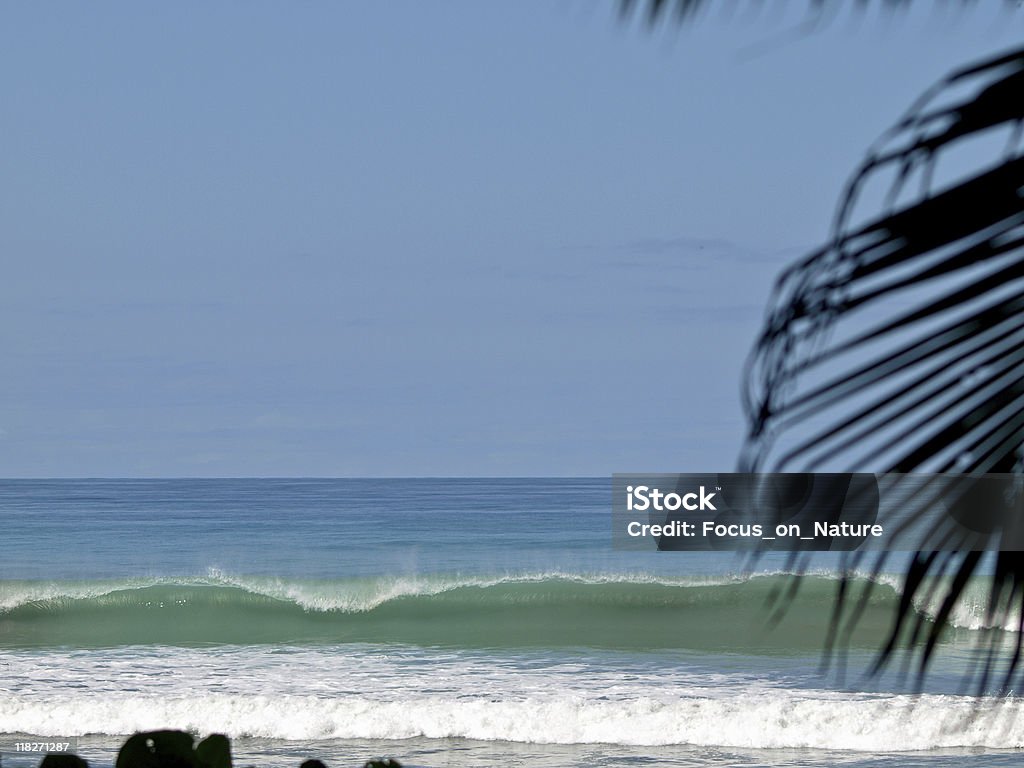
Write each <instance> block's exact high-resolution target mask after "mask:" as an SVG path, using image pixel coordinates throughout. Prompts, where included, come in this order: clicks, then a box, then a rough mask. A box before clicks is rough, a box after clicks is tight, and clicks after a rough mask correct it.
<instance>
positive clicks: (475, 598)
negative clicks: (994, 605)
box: [0, 478, 1024, 768]
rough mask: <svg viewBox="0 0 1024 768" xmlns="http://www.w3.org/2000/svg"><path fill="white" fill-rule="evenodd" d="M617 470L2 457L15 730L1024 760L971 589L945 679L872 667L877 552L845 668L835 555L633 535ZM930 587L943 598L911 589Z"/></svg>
mask: <svg viewBox="0 0 1024 768" xmlns="http://www.w3.org/2000/svg"><path fill="white" fill-rule="evenodd" d="M610 507H611V481H610V479H609V478H582V479H580V478H553V479H345V480H321V479H309V480H305V479H278V480H275V479H251V480H250V479H223V480H215V479H210V480H190V479H180V480H177V479H172V480H6V481H0V530H2V531H3V537H4V539H3V542H4V547H3V550H2V553H0V755H2V758H0V760H2V764H3V766H5V768H11V767H12V766H35V765H37V764H38V761H39V756H38V755H31V754H19V753H17V752H15V751H14V748H15V745H16V744H17V743H19V742H61V743H64V742H67V743H71V744H72V745H73V747H74V749H75V750H76V751H77V752H78V753H79V754H81V755H82V756H83V757H85V758H86V759H88V760H89V761H90V763H91V764H92V765H93V766H112V765H113V762H114V759H115V756H116V750H117V747H118V745H119V744H120V743H121V742H122V741H123V739H124V736H125V735H127V734H130V733H133V732H135V731H138V730H151V729H158V728H179V729H185V730H189V731H192V732H195V733H197V734H202V735H205V734H208V733H213V732H218V733H226V734H228V735H229V736H231V737H232V740H233V742H232V744H233V750H234V756H235V761H236V765H252V766H266V767H268V768H277V767H278V766H291V767H293V768H297V767H298V765H299V763H300V762H301V761H302V760H303V759H305V758H309V757H316V758H319V759H322V760H324V761H325V762H326V763H327V764H328V765H329V766H332V767H336V766H356V765H362V763H363V762H364V761H365V760H367V759H370V758H372V757H379V756H390V757H394V758H397V759H398V760H400V761H401V762H402V763H403V765H406V766H432V767H433V766H436V767H441V766H446V767H448V766H450V767H453V768H455V767H459V768H462V767H470V766H474V767H475V766H480V767H481V768H482V767H483V766H496V765H502V766H536V767H538V768H546V767H549V766H551V767H553V766H619V765H623V766H628V765H635V766H651V765H666V766H735V765H743V766H769V765H771V766H775V765H793V766H832V765H844V766H896V765H899V766H905V765H911V766H916V765H921V766H925V765H927V766H933V765H942V766H946V765H950V766H952V765H958V766H959V765H972V766H997V765H1010V764H1017V763H1018V761H1019V759H1020V749H1021V748H1022V747H1024V722H1022V721H1020V720H1019V719H1018V717H1019V715H1020V714H1021V712H1022V711H1024V703H1022V701H1021V700H1020V699H1018V698H1016V697H1014V696H1009V697H1003V698H994V697H993V698H987V699H982V700H981V701H980V703H979V701H977V700H975V699H974V698H971V697H969V696H965V695H963V694H962V692H961V681H962V675H963V673H964V671H965V670H966V669H968V668H969V665H970V664H971V663H972V661H973V660H975V658H976V651H975V647H976V645H977V642H978V641H979V639H981V638H982V637H984V636H985V634H986V633H988V632H1000V633H1002V634H1005V635H1006V637H1007V639H1008V641H1010V642H1012V641H1013V639H1014V637H1015V636H1014V635H1013V634H1012V633H1011V632H1009V631H1004V630H1003V629H994V630H992V629H986V628H985V627H984V623H985V622H984V610H983V607H982V600H981V598H980V592H979V593H976V595H975V597H973V598H969V599H967V600H965V601H964V602H963V603H962V604H961V605H959V606H958V607H957V609H956V611H955V612H954V613H953V616H952V621H953V624H954V627H953V628H952V629H951V630H950V631H949V632H948V633H946V635H945V636H944V639H943V641H942V647H941V648H940V654H939V659H938V662H937V663H936V665H935V667H934V668H933V669H932V670H931V673H930V674H929V676H928V677H927V678H926V680H925V687H924V692H923V693H922V694H921V695H919V696H914V695H912V686H913V679H910V680H904V679H901V678H900V677H899V676H898V675H897V674H888V675H883V676H881V677H878V678H870V677H867V676H866V675H865V674H864V671H865V670H866V669H867V668H868V666H869V664H870V662H871V660H872V658H873V654H874V652H875V651H876V650H877V648H878V647H879V644H880V642H881V640H882V638H883V636H884V633H885V631H886V629H887V627H888V626H889V622H890V621H891V616H892V612H893V610H894V609H895V607H896V605H897V604H898V601H899V584H900V582H899V580H898V578H897V577H896V576H895V575H894V574H888V575H887V574H882V575H880V576H879V577H878V578H877V579H876V581H877V582H878V584H877V586H876V589H875V590H874V593H873V597H872V599H871V602H870V604H869V605H868V607H867V609H866V611H865V613H864V615H863V617H862V620H861V622H860V625H859V629H858V631H857V632H855V633H854V634H853V636H852V637H851V639H850V647H849V651H848V653H847V654H846V656H845V657H844V665H843V666H844V668H845V674H844V675H842V676H840V675H839V674H837V673H836V668H837V666H836V664H832V665H831V666H830V667H829V668H828V669H827V670H823V668H822V661H823V657H822V653H821V649H822V643H823V641H824V639H825V636H826V632H827V630H828V626H829V616H830V610H831V605H832V597H833V595H834V593H835V586H836V583H837V579H836V562H835V561H834V560H833V559H831V556H830V555H828V554H821V555H818V556H816V558H815V560H814V561H813V562H812V563H811V564H810V570H809V573H808V575H807V576H805V578H804V579H803V582H802V584H801V589H800V591H799V593H798V595H797V598H796V600H795V602H794V603H793V605H792V607H791V608H790V610H789V612H788V613H787V614H786V616H785V617H784V619H783V620H782V621H781V622H780V623H778V624H777V625H776V626H774V627H771V626H769V623H768V621H767V619H768V612H767V609H766V602H767V600H768V598H769V596H770V595H771V594H772V593H773V592H774V591H776V590H778V589H779V588H780V587H782V588H785V587H787V586H788V585H789V584H791V583H792V576H791V575H789V574H788V573H787V572H786V559H785V556H783V555H776V556H774V557H770V558H765V559H763V560H761V561H760V562H758V564H757V566H756V568H755V569H753V570H750V568H749V563H747V562H746V561H744V560H742V559H740V558H739V557H738V556H736V555H732V554H729V553H685V552H665V553H638V552H621V551H615V550H613V549H612V546H611V541H612V539H611V514H610ZM916 608H917V610H918V611H920V612H921V613H923V614H924V615H929V614H933V613H934V607H933V606H929V605H917V606H916Z"/></svg>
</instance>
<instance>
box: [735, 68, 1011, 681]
mask: <svg viewBox="0 0 1024 768" xmlns="http://www.w3.org/2000/svg"><path fill="white" fill-rule="evenodd" d="M1022 126H1024V49H1020V50H1016V51H1013V52H1011V53H1009V54H1006V55H1002V56H998V57H995V58H992V59H990V60H988V61H984V62H982V63H980V64H977V65H975V66H971V67H967V68H965V69H963V70H960V71H958V72H954V73H953V74H951V75H949V76H948V77H946V78H945V79H943V80H942V81H941V82H940V83H938V84H937V85H936V86H935V87H933V88H931V89H930V90H929V91H928V92H926V93H925V94H924V96H923V97H922V98H921V99H919V100H918V102H917V103H916V104H915V105H914V106H913V107H912V108H911V109H910V110H909V112H908V113H907V114H906V115H905V116H904V118H903V119H902V120H900V121H899V122H898V123H897V124H896V125H895V126H894V127H893V128H892V129H891V130H890V131H889V132H887V133H886V134H885V135H884V136H883V137H882V139H881V140H880V141H879V142H878V143H877V144H876V146H875V147H873V148H872V149H871V150H870V151H869V153H868V156H867V158H866V159H865V161H864V163H863V165H862V166H861V168H860V169H859V170H858V171H857V172H856V173H855V174H854V176H853V178H852V179H851V181H850V182H849V184H848V186H847V189H846V190H845V192H844V194H843V195H842V197H841V200H840V204H839V209H838V213H837V217H836V222H835V225H834V229H833V234H832V236H831V238H830V241H829V242H828V244H827V245H825V246H824V247H822V248H821V249H819V250H817V251H815V252H814V253H811V254H810V255H809V256H807V257H806V258H804V259H802V260H801V261H799V262H798V263H796V264H794V265H792V266H791V267H789V268H788V269H787V270H786V271H785V272H784V273H783V274H782V276H781V277H780V278H779V280H778V283H777V285H776V287H775V290H774V293H773V296H772V298H771V300H770V306H769V311H768V314H767V319H766V321H765V325H764V330H763V332H762V334H761V336H760V338H759V340H758V342H757V344H756V347H755V349H754V352H753V353H752V355H751V357H750V359H749V361H748V366H747V370H746V375H745V390H744V406H745V410H746V413H747V416H748V421H749V424H750V430H749V436H748V440H747V442H746V445H745V446H744V450H743V453H742V457H741V462H740V463H741V468H742V469H744V470H746V471H758V470H764V471H774V472H780V471H815V470H821V469H825V468H828V469H841V470H843V471H873V472H886V473H922V472H931V473H968V474H981V473H1009V472H1012V473H1021V470H1022V455H1024V152H1022V148H1021V146H1020V139H1021V129H1022ZM993 148H994V149H993ZM965 149H967V150H970V154H969V155H968V157H969V162H967V163H966V164H964V163H963V162H961V164H960V165H961V168H960V171H959V173H952V174H951V173H949V172H944V168H946V167H949V166H950V158H954V159H955V158H956V156H957V155H956V153H957V152H961V153H963V152H964V150H965ZM983 150H987V151H988V153H989V154H988V155H984V154H982V151H983ZM953 167H955V165H954V166H953ZM864 208H867V209H868V211H869V213H868V214H864V213H863V212H862V211H861V210H860V209H864ZM872 211H874V212H872ZM936 500H937V499H936V498H935V492H934V491H933V492H931V493H929V492H925V491H918V492H917V493H916V495H915V497H914V498H913V499H912V505H913V508H912V511H914V512H915V513H918V514H923V513H924V512H926V511H927V510H928V509H929V508H930V507H931V506H932V505H934V503H935V502H936ZM900 534H905V531H897V535H900ZM951 537H952V529H943V527H942V526H941V525H939V526H938V527H936V528H935V529H933V530H931V531H930V532H929V534H928V536H927V537H926V539H927V540H926V541H917V542H913V543H912V544H913V548H916V549H917V553H916V555H915V556H914V558H913V560H912V562H911V564H910V565H909V567H907V569H906V571H905V574H904V585H903V596H902V602H901V603H900V606H899V609H898V614H897V617H896V620H895V622H894V625H893V628H892V630H891V633H890V635H889V637H888V638H887V640H886V642H885V644H884V647H883V649H882V651H881V654H880V656H879V659H878V664H877V668H878V669H881V668H882V667H884V666H885V665H886V664H887V663H888V662H889V661H890V660H891V659H892V658H893V656H894V651H895V649H896V647H897V646H898V644H899V643H900V642H901V640H908V641H910V642H911V643H916V644H917V645H916V646H915V648H916V649H917V650H916V653H917V657H916V658H917V661H916V664H917V669H918V672H919V673H921V674H923V672H924V671H925V670H926V669H927V667H928V664H929V662H930V661H931V660H932V658H933V655H934V653H935V649H936V647H937V642H938V640H939V637H940V635H941V633H942V631H943V629H944V626H945V624H946V621H947V619H948V618H949V616H950V614H951V612H952V611H953V609H954V607H955V605H956V603H957V601H958V600H959V599H960V598H961V597H962V595H963V593H964V590H965V588H966V587H967V585H968V584H969V583H970V582H971V581H972V580H975V579H977V577H978V576H979V574H980V571H981V569H982V567H983V563H985V561H986V558H985V557H984V556H983V553H979V552H975V551H971V550H970V549H969V548H966V547H965V545H964V543H963V542H962V541H958V540H956V539H955V538H951ZM998 550H999V547H998V539H997V541H996V545H995V547H994V551H993V553H992V555H991V558H990V560H991V561H993V562H994V568H993V570H994V575H993V576H992V579H991V582H990V584H991V586H990V587H989V591H988V597H987V602H988V611H987V615H986V620H987V621H988V622H989V623H991V624H992V625H998V626H1003V625H1006V624H1007V623H1008V622H1009V620H1010V616H1011V614H1012V612H1014V611H1020V609H1021V607H1022V605H1021V603H1022V602H1024V555H1022V554H1021V553H1018V552H1012V551H998ZM863 559H864V555H863V554H851V555H849V556H847V559H846V562H845V566H846V567H847V568H854V567H859V566H860V565H861V563H862V561H863ZM885 563H886V557H885V556H884V555H882V556H879V557H878V558H877V559H876V560H875V562H874V564H873V566H872V569H871V570H872V573H873V574H874V575H877V574H878V572H880V571H881V569H882V568H883V567H884V565H885ZM939 575H945V576H946V578H945V579H944V580H941V581H940V580H938V579H937V578H936V577H937V576H939ZM938 585H941V586H938ZM839 589H840V591H839V593H838V605H837V613H836V614H835V616H834V621H833V632H832V634H831V636H830V642H831V643H833V644H838V645H841V644H842V638H843V637H845V636H848V634H849V631H850V629H851V628H852V626H853V624H854V623H856V620H857V618H858V617H859V614H860V611H861V610H862V609H863V606H864V604H865V602H866V600H867V599H868V597H869V596H870V590H871V589H872V587H871V585H870V584H869V585H868V586H867V587H865V588H864V589H863V590H862V593H861V595H860V596H859V597H858V598H854V597H853V596H852V592H851V590H850V583H849V582H848V581H846V580H844V581H843V582H842V583H841V584H840V588H839ZM936 590H938V591H939V592H938V593H936ZM927 598H932V599H934V601H936V602H937V605H938V609H937V613H936V616H935V618H934V621H933V622H931V623H929V624H928V625H927V626H926V623H925V621H924V619H923V617H921V616H920V615H919V614H917V613H916V612H915V611H914V603H915V600H916V599H927ZM846 608H849V610H844V609H846ZM1018 621H1019V620H1018ZM1018 637H1019V636H1018ZM1004 640H1005V638H1004V637H1001V636H1000V634H999V633H990V634H988V635H986V640H985V642H987V643H988V644H989V645H988V648H987V649H986V651H987V652H986V653H985V654H984V659H985V661H984V663H983V665H982V667H981V668H980V669H978V670H975V671H974V673H973V674H974V675H975V682H976V683H977V686H978V687H977V690H978V691H981V690H984V689H985V688H986V687H987V686H989V685H990V683H991V680H992V673H993V670H994V669H995V666H996V664H997V662H998V661H999V656H1000V653H999V649H1000V648H1001V647H1002V644H1003V642H1004ZM1020 656H1021V651H1020V645H1019V641H1018V644H1017V645H1016V647H1015V648H1013V649H1012V650H1011V651H1010V653H1009V658H1008V659H1007V660H1006V664H1005V669H1004V671H1003V672H1002V676H1001V679H1000V680H999V681H998V683H997V687H998V688H999V690H1008V689H1009V688H1010V687H1011V686H1012V684H1013V683H1014V681H1015V679H1016V674H1017V671H1018V669H1019V667H1020V664H1019V662H1020Z"/></svg>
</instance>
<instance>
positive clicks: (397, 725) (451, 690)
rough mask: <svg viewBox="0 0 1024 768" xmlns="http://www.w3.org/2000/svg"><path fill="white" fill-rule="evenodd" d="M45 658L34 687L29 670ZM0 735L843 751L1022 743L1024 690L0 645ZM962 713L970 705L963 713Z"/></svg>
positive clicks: (350, 653) (324, 653)
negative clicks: (906, 692) (1013, 693)
mask: <svg viewBox="0 0 1024 768" xmlns="http://www.w3.org/2000/svg"><path fill="white" fill-rule="evenodd" d="M41 667H45V669H46V678H47V679H46V682H45V683H41V682H40V679H39V670H40V668H41ZM0 668H2V675H0V730H2V731H4V732H24V733H32V734H38V735H53V736H58V735H59V736H74V735H84V734H90V733H99V734H117V735H120V734H127V733H132V732H134V731H137V730H149V729H155V728H168V727H170V728H181V729H185V730H190V731H194V732H198V733H210V732H223V733H227V734H229V735H232V736H235V737H242V736H253V737H263V738H273V739H300V740H311V739H332V738H367V739H401V738H410V737H415V736H422V737H428V738H448V737H464V738H471V739H483V740H502V741H513V742H537V743H616V744H623V745H650V746H653V745H668V744H692V745H703V746H722V747H749V748H817V749H833V750H854V751H871V752H877V751H903V750H929V749H940V748H954V747H986V748H1020V747H1024V731H1022V730H1021V729H1020V728H1017V727H1015V724H1016V722H1017V718H1019V717H1020V716H1021V715H1022V714H1024V701H1022V700H1020V699H1001V700H995V701H987V702H986V703H984V704H983V705H982V707H981V710H980V714H978V713H976V712H975V710H974V707H975V705H976V701H975V700H974V699H971V698H968V697H959V696H945V695H927V696H923V697H920V698H918V699H914V698H912V697H908V696H902V695H893V694H877V695H876V694H848V693H840V692H834V691H825V690H816V689H803V688H798V687H791V686H790V687H786V686H784V685H783V684H782V683H781V682H780V680H779V677H778V675H777V674H776V673H770V674H769V673H768V671H762V672H761V673H758V672H756V671H753V670H749V669H748V670H747V671H739V670H737V671H728V672H726V671H724V670H723V671H717V672H710V671H708V670H707V669H706V668H701V667H698V666H693V665H690V664H687V663H686V662H685V661H684V660H682V659H674V660H673V661H672V662H671V663H670V664H668V665H663V664H653V663H652V662H650V660H644V659H643V658H639V657H638V658H634V659H627V658H625V657H623V656H621V655H609V656H607V657H604V656H601V655H596V656H592V657H589V658H587V659H580V658H577V657H575V656H572V655H564V656H560V657H552V656H550V655H549V654H546V653H540V652H538V653H535V654H521V655H515V656H495V655H493V654H487V653H483V652H474V653H467V652H454V651H452V652H443V651H430V650H417V649H412V648H391V649H382V648H380V647H375V646H362V647H360V646H356V647H352V646H345V647H334V648H320V649H311V648H301V647H294V648H253V647H246V646H238V647H227V648H216V649H214V648H209V649H183V648H166V647H156V648H150V647H137V648H120V649H110V650H102V651H53V652H48V653H46V654H43V655H40V654H38V653H30V652H18V653H10V654H3V655H0ZM972 714H978V716H976V717H974V718H972V717H971V715H972Z"/></svg>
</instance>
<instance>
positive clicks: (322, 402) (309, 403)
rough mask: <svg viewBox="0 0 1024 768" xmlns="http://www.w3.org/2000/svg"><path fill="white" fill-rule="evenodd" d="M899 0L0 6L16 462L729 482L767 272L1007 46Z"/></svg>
mask: <svg viewBox="0 0 1024 768" xmlns="http://www.w3.org/2000/svg"><path fill="white" fill-rule="evenodd" d="M731 5H732V4H731V3H727V2H722V3H721V4H720V6H721V7H731ZM850 5H852V3H851V4H850ZM916 5H917V7H918V10H917V11H915V12H914V14H913V15H911V16H909V17H897V18H891V19H887V20H886V19H881V20H879V19H872V18H868V19H865V20H863V21H861V22H855V21H851V20H850V19H845V20H844V19H840V20H839V21H837V22H834V23H832V24H830V25H829V26H828V27H827V28H826V29H825V30H824V31H821V32H817V33H815V34H812V35H809V36H788V37H787V36H785V30H786V29H788V28H790V27H791V26H792V23H793V22H795V21H799V19H801V18H803V17H802V13H801V11H802V10H803V8H804V4H803V3H802V2H798V1H796V0H794V2H791V3H790V4H789V6H788V7H789V9H790V11H791V12H792V13H791V16H790V18H789V20H786V19H776V18H774V17H773V18H762V19H760V20H756V19H755V20H751V19H744V18H743V17H742V15H741V17H740V18H738V19H737V20H734V21H733V22H731V23H725V22H724V21H723V20H722V19H721V18H720V17H718V16H715V15H712V16H710V17H709V18H707V19H706V20H705V22H704V23H701V24H699V25H697V26H696V27H693V28H690V29H687V30H683V31H681V32H680V31H679V30H675V29H671V30H669V29H662V30H658V31H655V32H654V33H649V32H648V31H646V29H645V28H644V27H643V26H642V25H639V24H623V23H620V21H619V20H618V18H617V16H616V14H615V13H614V12H613V11H614V6H613V5H612V4H600V3H590V2H579V3H574V2H503V3H497V2H479V1H478V0H466V2H433V3H423V2H397V3H380V2H361V3H335V2H268V3H259V2H246V3H240V2H235V3H198V2H197V3H162V4H157V3H135V2H132V3H114V2H102V3H5V4H3V5H0V142H2V144H0V146H2V149H3V151H2V152H0V253H2V254H3V256H2V260H3V261H2V264H3V271H2V280H0V313H2V314H0V350H2V355H3V367H2V376H0V475H3V476H8V477H21V476H64V477H67V476H199V475H203V476H207V475H245V476H259V475H332V476H333V475H338V476H346V475H564V474H580V475H604V474H609V473H611V472H614V471H632V472H638V471H652V472H653V471H685V472H697V471H716V470H717V471H727V470H729V469H731V468H733V466H734V464H735V460H736V454H737V451H738V448H739V443H740V441H741V439H742V435H743V426H744V425H743V420H742V416H741V412H740V407H739V394H738V393H739V374H740V369H741V366H742V363H743V359H744V357H745V356H746V354H747V352H748V351H749V348H750V346H751V343H752V341H753V339H754V336H755V333H756V331H757V328H758V324H759V321H760V319H761V317H762V313H763V309H764V304H765V298H766V296H767V293H768V290H769V288H770V284H771V280H772V279H773V277H774V275H775V274H776V273H777V272H778V271H779V269H780V268H781V267H782V266H783V265H784V264H785V263H786V262H787V260H789V259H792V258H793V257H794V255H796V254H797V253H799V252H800V251H802V250H805V249H807V248H809V247H811V246H813V245H814V244H816V243H817V242H819V241H820V240H821V239H822V238H823V237H824V236H825V235H826V233H827V229H828V224H829V221H830V219H831V216H832V212H833V208H834V205H835V201H836V198H837V195H838V193H839V191H840V187H841V185H842V183H843V181H844V179H845V178H846V176H847V175H848V174H849V173H850V171H851V170H852V169H853V168H854V167H855V165H856V163H857V162H858V161H859V159H860V158H861V156H862V153H863V151H864V150H865V149H866V147H867V146H868V144H870V143H871V142H872V141H873V140H874V139H875V138H876V137H877V136H878V134H879V133H880V132H881V131H882V130H884V129H885V128H886V127H887V126H888V125H889V124H890V123H892V122H893V121H894V120H895V119H896V118H897V117H898V116H899V115H900V113H901V112H902V111H903V110H904V109H905V108H906V107H907V106H908V105H909V103H910V101H911V100H912V99H913V98H915V97H916V96H917V95H918V94H919V93H920V92H921V91H922V90H923V89H924V88H925V87H927V86H928V85H930V84H931V83H932V82H933V81H934V80H936V79H937V78H938V77H939V76H941V75H942V74H944V73H945V72H946V71H947V70H948V69H950V68H951V67H953V66H956V65H959V64H961V63H964V62H966V61H969V60H970V59H972V58H974V57H977V56H979V55H983V54H986V53H989V52H992V51H996V50H1000V49H1003V48H1006V47H1008V46H1010V45H1011V44H1013V43H1014V41H1015V40H1019V39H1020V32H1021V30H1022V22H1024V16H1020V15H1018V16H1016V17H1014V16H1003V15H1001V14H999V13H997V12H996V9H995V8H992V7H990V6H984V7H983V8H982V10H976V11H974V12H973V13H968V14H964V15H955V14H950V13H948V12H947V13H946V14H936V13H933V12H932V11H931V6H932V5H933V4H931V3H917V4H916ZM992 5H993V6H994V5H995V4H992ZM924 6H928V7H929V8H928V9H927V10H926V9H925V8H924Z"/></svg>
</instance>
